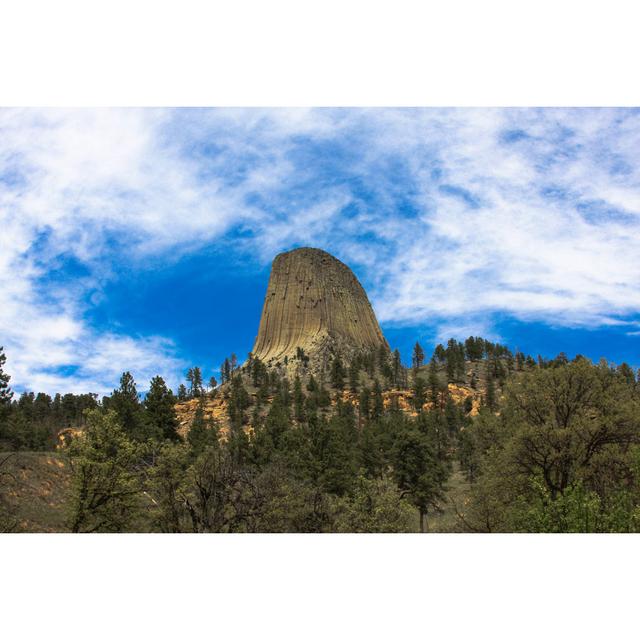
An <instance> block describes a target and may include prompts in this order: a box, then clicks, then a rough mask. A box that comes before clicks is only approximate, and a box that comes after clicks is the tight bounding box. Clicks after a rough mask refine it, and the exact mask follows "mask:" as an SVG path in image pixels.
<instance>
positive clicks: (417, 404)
mask: <svg viewBox="0 0 640 640" xmlns="http://www.w3.org/2000/svg"><path fill="white" fill-rule="evenodd" d="M426 400H427V398H426V385H425V383H424V380H423V379H422V377H421V376H419V375H417V374H416V375H415V376H414V378H413V407H414V409H415V410H416V411H417V412H418V413H420V412H421V411H422V407H423V405H424V403H425V402H426Z"/></svg>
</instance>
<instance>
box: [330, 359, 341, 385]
mask: <svg viewBox="0 0 640 640" xmlns="http://www.w3.org/2000/svg"><path fill="white" fill-rule="evenodd" d="M330 379H331V385H332V386H333V387H334V388H336V389H339V390H342V389H344V367H343V366H342V360H340V357H339V356H337V355H336V356H335V357H334V358H333V362H332V363H331V376H330Z"/></svg>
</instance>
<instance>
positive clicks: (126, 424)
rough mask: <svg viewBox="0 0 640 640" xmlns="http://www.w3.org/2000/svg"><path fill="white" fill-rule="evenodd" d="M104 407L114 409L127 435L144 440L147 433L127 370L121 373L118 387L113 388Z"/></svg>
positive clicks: (136, 392)
mask: <svg viewBox="0 0 640 640" xmlns="http://www.w3.org/2000/svg"><path fill="white" fill-rule="evenodd" d="M106 408H107V409H109V410H112V411H115V413H116V416H117V419H118V422H119V423H120V425H121V426H122V428H123V429H124V432H125V433H126V434H127V436H128V437H130V438H133V439H134V440H145V439H146V437H147V436H148V435H149V434H148V432H147V429H146V425H145V423H144V414H143V412H142V406H141V405H140V401H139V399H138V391H137V389H136V383H135V380H134V379H133V376H132V375H131V374H130V373H129V372H128V371H125V372H124V373H123V374H122V377H121V378H120V387H119V388H118V389H114V391H113V393H112V394H111V398H109V399H108V401H107V407H106Z"/></svg>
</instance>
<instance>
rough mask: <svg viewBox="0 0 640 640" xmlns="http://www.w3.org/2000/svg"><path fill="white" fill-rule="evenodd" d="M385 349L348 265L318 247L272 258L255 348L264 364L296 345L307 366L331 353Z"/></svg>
mask: <svg viewBox="0 0 640 640" xmlns="http://www.w3.org/2000/svg"><path fill="white" fill-rule="evenodd" d="M380 347H383V348H384V349H386V350H388V349H389V345H388V344H387V341H386V340H385V338H384V336H383V335H382V331H381V330H380V326H379V324H378V321H377V320H376V317H375V314H374V313H373V309H372V308H371V304H370V303H369V300H368V298H367V294H366V293H365V291H364V289H363V288H362V286H361V284H360V283H359V282H358V279H357V278H356V277H355V275H354V274H353V272H352V271H351V269H349V267H347V266H346V265H345V264H343V263H342V262H340V260H337V259H336V258H334V257H333V256H332V255H330V254H328V253H326V252H325V251H322V250H320V249H311V248H302V249H295V250H293V251H288V252H286V253H281V254H280V255H278V256H276V258H275V260H274V261H273V265H272V267H271V276H270V278H269V285H268V288H267V294H266V297H265V301H264V307H263V310H262V317H261V319H260V328H259V330H258V336H257V338H256V342H255V345H254V347H253V354H254V356H256V357H258V358H260V360H262V361H263V362H264V363H266V364H267V365H273V364H275V363H278V362H280V363H282V362H284V361H285V358H286V359H287V360H289V359H291V358H293V357H294V356H295V355H296V354H297V353H298V348H300V349H303V350H304V353H305V355H306V356H308V357H309V364H310V368H311V369H312V370H313V369H319V368H323V367H326V365H327V363H328V360H329V358H330V357H331V355H332V354H333V353H338V354H340V356H341V357H343V358H344V357H349V356H350V355H351V354H352V353H353V352H355V351H358V350H360V351H364V350H371V349H379V348H380Z"/></svg>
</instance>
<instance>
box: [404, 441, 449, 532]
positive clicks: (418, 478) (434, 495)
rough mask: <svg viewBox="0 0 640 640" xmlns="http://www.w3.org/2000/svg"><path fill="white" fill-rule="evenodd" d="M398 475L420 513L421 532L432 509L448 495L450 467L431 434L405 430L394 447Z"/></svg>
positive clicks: (405, 491) (407, 494)
mask: <svg viewBox="0 0 640 640" xmlns="http://www.w3.org/2000/svg"><path fill="white" fill-rule="evenodd" d="M393 458H394V475H395V478H396V482H397V483H398V487H399V488H400V490H401V491H402V495H406V496H408V497H409V499H410V500H411V502H412V503H413V504H414V505H415V506H416V507H417V509H418V511H419V513H420V531H421V532H424V531H425V518H426V515H427V513H428V511H429V509H430V508H438V507H439V505H440V503H441V502H442V500H443V498H444V483H445V481H446V479H447V469H446V466H445V465H444V464H443V462H442V461H441V460H440V459H439V458H438V456H437V455H436V452H435V451H434V449H433V447H432V446H431V444H430V442H429V439H428V437H427V436H426V435H425V434H423V433H421V432H420V431H418V430H417V429H409V430H401V431H400V432H399V433H398V435H397V437H396V441H395V444H394V446H393Z"/></svg>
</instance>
